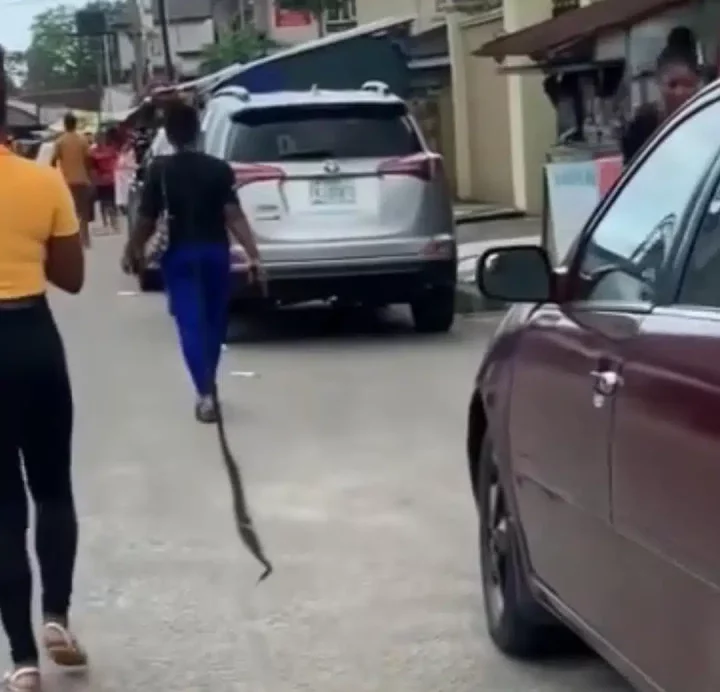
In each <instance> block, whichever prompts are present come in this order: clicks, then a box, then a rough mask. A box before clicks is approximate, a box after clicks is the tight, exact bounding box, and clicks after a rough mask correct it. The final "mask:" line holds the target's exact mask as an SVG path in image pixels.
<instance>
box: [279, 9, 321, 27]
mask: <svg viewBox="0 0 720 692" xmlns="http://www.w3.org/2000/svg"><path fill="white" fill-rule="evenodd" d="M312 22H313V18H312V14H310V12H306V11H305V10H284V9H282V8H281V7H278V6H277V5H275V26H276V27H278V28H284V27H294V26H310V25H311V24H312Z"/></svg>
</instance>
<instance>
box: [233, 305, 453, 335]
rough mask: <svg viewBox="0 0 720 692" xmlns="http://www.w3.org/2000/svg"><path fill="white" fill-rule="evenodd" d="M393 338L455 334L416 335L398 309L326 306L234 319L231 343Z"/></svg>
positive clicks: (406, 315)
mask: <svg viewBox="0 0 720 692" xmlns="http://www.w3.org/2000/svg"><path fill="white" fill-rule="evenodd" d="M379 339H381V340H388V339H392V340H393V341H397V342H406V341H413V342H417V341H419V340H421V341H431V342H437V341H448V340H450V341H452V340H453V339H454V336H453V334H452V333H451V334H434V335H423V334H418V333H416V332H415V330H414V328H413V325H412V320H411V319H410V315H409V314H408V312H406V311H404V310H402V309H400V308H397V309H383V310H370V309H367V308H332V307H327V306H323V305H312V306H303V307H293V308H286V309H282V310H275V311H272V312H269V313H265V314H262V315H254V316H237V315H236V316H233V317H232V318H231V320H230V325H229V328H228V336H227V342H228V343H229V344H246V343H272V342H277V343H283V342H288V341H312V340H323V341H326V340H338V341H343V340H352V341H353V342H354V343H357V342H358V341H359V340H360V341H368V342H369V341H375V340H379Z"/></svg>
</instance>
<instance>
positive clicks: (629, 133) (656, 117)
mask: <svg viewBox="0 0 720 692" xmlns="http://www.w3.org/2000/svg"><path fill="white" fill-rule="evenodd" d="M660 123H661V118H660V112H659V111H658V108H657V106H656V105H654V104H647V105H645V106H641V107H640V108H638V110H637V112H636V113H635V115H634V116H633V119H632V120H631V121H630V122H629V123H628V126H627V128H626V129H625V132H624V133H623V137H622V155H623V163H625V164H627V163H630V161H631V160H632V159H633V158H634V156H635V154H637V153H638V152H639V151H640V149H642V148H643V147H644V146H645V143H646V142H647V141H648V140H649V139H650V137H652V135H653V133H654V132H655V130H657V128H658V127H659V126H660Z"/></svg>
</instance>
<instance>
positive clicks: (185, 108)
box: [165, 100, 200, 148]
mask: <svg viewBox="0 0 720 692" xmlns="http://www.w3.org/2000/svg"><path fill="white" fill-rule="evenodd" d="M165 134H167V138H168V140H170V144H172V145H173V146H175V147H177V148H182V147H188V146H191V145H193V144H195V142H196V141H197V138H198V135H199V134H200V119H199V118H198V114H197V111H196V110H195V109H194V108H193V107H192V106H189V105H188V104H186V103H183V102H182V101H179V100H178V101H173V102H172V103H168V104H167V105H166V106H165Z"/></svg>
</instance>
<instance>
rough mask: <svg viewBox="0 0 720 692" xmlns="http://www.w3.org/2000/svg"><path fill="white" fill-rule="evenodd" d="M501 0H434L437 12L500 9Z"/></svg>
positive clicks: (474, 11)
mask: <svg viewBox="0 0 720 692" xmlns="http://www.w3.org/2000/svg"><path fill="white" fill-rule="evenodd" d="M502 6H503V1H502V0H435V9H436V11H437V12H451V11H459V12H468V13H472V14H482V13H484V12H492V11H493V10H500V9H502Z"/></svg>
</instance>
